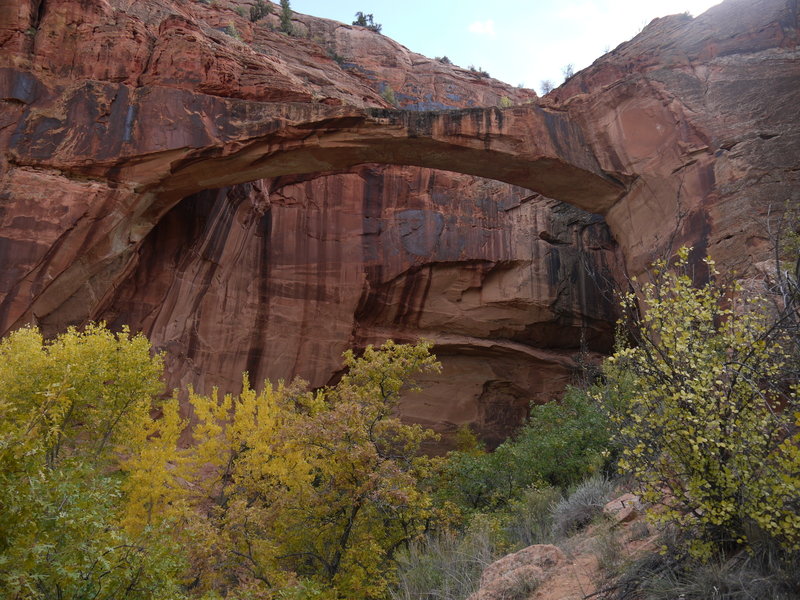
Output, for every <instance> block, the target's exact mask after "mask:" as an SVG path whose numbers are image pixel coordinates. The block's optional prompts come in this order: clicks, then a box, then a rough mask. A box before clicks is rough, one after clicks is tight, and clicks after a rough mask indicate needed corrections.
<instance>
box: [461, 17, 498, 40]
mask: <svg viewBox="0 0 800 600" xmlns="http://www.w3.org/2000/svg"><path fill="white" fill-rule="evenodd" d="M467 29H468V30H469V31H470V32H471V33H477V34H478V35H488V36H489V37H494V36H495V35H496V33H495V31H494V21H492V20H491V19H489V20H488V21H475V22H474V23H472V24H471V25H470V26H469V27H467Z"/></svg>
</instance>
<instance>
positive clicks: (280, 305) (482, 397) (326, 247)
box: [94, 166, 616, 441]
mask: <svg viewBox="0 0 800 600" xmlns="http://www.w3.org/2000/svg"><path fill="white" fill-rule="evenodd" d="M456 187H457V189H458V197H453V196H454V195H453V190H454V188H456ZM614 248H615V246H614V244H613V242H612V240H611V239H610V237H609V236H608V232H607V229H606V227H605V224H604V223H603V221H602V219H600V218H599V217H596V216H592V215H588V214H586V213H584V212H582V211H580V210H578V209H575V208H572V207H569V206H568V205H565V204H561V203H558V202H556V201H553V200H549V199H546V198H543V197H541V196H538V195H534V194H531V193H530V192H527V191H526V190H523V189H519V188H517V189H514V188H509V186H507V185H505V184H500V183H497V182H492V181H487V180H478V179H469V178H467V179H465V178H464V177H462V176H458V175H455V174H451V173H444V172H441V171H431V170H420V169H414V168H407V169H398V168H385V167H380V166H368V167H361V168H359V169H357V170H355V171H353V172H351V173H347V174H340V175H335V176H334V175H332V176H329V177H316V178H310V179H306V180H298V179H293V180H276V181H271V182H267V181H261V182H258V183H256V184H252V185H247V186H236V187H235V188H232V189H231V190H216V191H209V192H205V193H202V194H198V195H196V196H193V197H190V198H187V199H185V200H184V201H182V202H181V203H180V204H178V205H177V206H176V207H175V208H174V209H173V210H172V211H171V212H170V213H169V214H168V215H166V216H165V217H164V218H163V219H162V220H161V221H160V222H159V224H158V225H157V226H156V228H155V229H154V230H153V232H152V233H151V234H150V235H149V236H148V238H147V240H146V241H145V243H144V244H143V245H142V247H141V249H140V251H139V252H138V254H137V257H136V264H135V266H134V267H133V270H132V271H131V274H130V275H129V276H128V277H127V278H126V280H125V282H124V283H123V284H122V285H121V286H120V287H119V288H118V290H117V291H116V294H115V295H114V296H113V298H111V299H110V301H109V302H108V303H107V304H102V305H100V306H99V307H98V309H97V311H96V314H95V315H94V316H96V317H98V318H99V317H102V318H105V319H107V320H109V321H110V322H112V323H114V324H124V323H138V324H140V326H141V327H142V328H143V329H144V330H145V331H146V332H147V333H148V334H149V335H150V337H151V339H152V340H153V342H154V343H155V344H156V345H157V346H159V347H161V348H165V349H166V350H167V352H168V354H167V356H168V365H169V374H170V383H171V384H174V385H177V384H179V383H187V382H191V383H193V384H194V385H195V386H197V387H200V388H201V389H208V387H210V386H211V385H214V384H216V385H220V386H221V387H223V388H226V389H235V388H236V387H237V386H238V385H239V383H240V374H241V372H242V371H243V370H247V371H248V372H249V373H250V375H251V378H253V379H254V380H255V381H260V380H261V379H263V378H267V377H268V378H271V379H273V380H274V379H277V378H280V377H289V376H294V375H299V376H302V377H303V378H305V379H307V380H309V381H310V382H311V383H312V385H315V386H319V385H324V384H326V383H329V382H330V381H331V379H332V378H333V377H335V376H336V374H337V373H336V367H337V365H338V363H339V360H340V357H341V354H342V352H343V351H344V350H345V349H347V348H349V347H353V346H356V347H363V346H364V345H366V344H367V343H374V344H379V343H382V342H383V341H384V340H385V339H387V338H389V337H392V338H394V339H398V340H402V341H412V340H415V339H418V338H419V337H425V338H427V339H430V340H432V341H434V342H435V344H436V352H437V354H438V356H439V358H440V359H441V360H442V361H443V363H444V367H445V371H444V374H443V377H437V378H435V379H433V380H429V381H426V382H424V383H425V385H424V388H425V391H424V392H423V393H422V394H415V395H413V396H411V397H409V399H408V403H407V404H406V406H405V410H406V414H407V415H408V416H409V417H411V418H413V419H415V420H417V421H418V422H422V423H424V424H426V425H430V426H434V427H436V428H437V429H439V430H445V431H447V430H451V429H453V428H454V427H455V426H457V425H460V424H464V423H473V424H476V425H477V426H478V428H479V431H481V432H482V433H483V435H484V437H485V438H486V439H488V440H489V441H499V440H500V439H501V438H502V436H503V435H504V434H505V433H506V432H507V430H508V427H509V426H510V425H512V424H514V423H518V422H519V421H520V419H522V418H523V417H524V415H525V414H526V412H527V407H528V404H529V403H530V402H531V401H536V402H545V401H547V400H549V399H551V398H552V397H553V396H555V395H557V394H558V393H559V392H560V390H561V389H563V387H564V385H565V383H567V382H568V381H569V377H570V373H571V369H572V368H573V367H574V362H573V355H574V354H575V352H576V350H575V349H576V348H580V347H581V339H583V343H584V345H585V346H586V347H587V348H592V349H594V350H600V351H606V350H607V349H608V348H609V347H610V344H611V328H610V327H609V322H610V321H611V320H612V318H613V308H612V305H611V303H610V297H609V296H606V297H604V296H603V295H602V294H601V292H600V288H598V286H597V285H596V284H595V281H594V280H593V279H592V274H593V273H594V274H596V275H597V277H598V281H602V280H604V279H610V278H611V277H612V269H613V268H614V265H615V260H616V257H615V253H614ZM187 367H188V368H187Z"/></svg>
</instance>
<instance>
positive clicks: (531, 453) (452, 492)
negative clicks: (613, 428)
mask: <svg viewBox="0 0 800 600" xmlns="http://www.w3.org/2000/svg"><path fill="white" fill-rule="evenodd" d="M609 437H610V427H609V421H608V417H607V416H606V413H605V412H604V409H603V408H602V407H601V405H600V403H598V402H597V401H596V400H595V399H594V398H593V397H591V396H590V395H589V394H588V393H587V392H586V391H583V390H580V389H578V388H569V389H567V391H566V392H565V393H564V398H563V399H562V400H561V401H560V402H550V403H547V404H543V405H535V406H532V407H531V414H530V417H529V418H528V421H527V422H526V423H525V425H524V426H523V427H522V428H521V429H520V431H519V432H518V433H517V434H516V435H515V436H514V437H512V438H511V439H509V440H507V441H506V442H504V443H503V444H501V445H500V446H498V448H497V449H496V450H495V451H494V452H491V453H487V452H484V451H482V450H481V449H479V448H476V449H473V450H470V451H468V452H465V451H456V452H451V453H450V454H449V455H448V457H447V460H446V462H445V464H444V466H443V469H442V479H443V481H442V483H441V485H440V486H439V493H440V495H441V496H442V497H444V498H446V499H448V500H450V501H451V502H454V503H455V504H457V505H458V506H460V507H461V508H462V509H465V510H467V511H470V510H482V509H485V508H491V507H500V506H504V505H506V504H507V503H508V502H510V501H511V500H513V499H515V498H516V499H519V498H520V497H521V495H522V494H523V493H524V492H525V490H527V489H529V488H532V487H533V488H537V487H538V488H541V487H543V486H546V485H552V486H556V487H561V488H566V487H568V486H570V485H573V484H575V483H577V482H579V481H581V480H583V479H585V478H586V477H587V476H588V475H591V474H592V473H596V472H599V471H601V470H602V468H603V466H604V464H605V462H606V460H607V458H608V457H609V456H610V455H611V454H612V453H611V452H610V451H609V448H610V445H609V444H610V442H609Z"/></svg>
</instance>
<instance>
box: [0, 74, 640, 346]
mask: <svg viewBox="0 0 800 600" xmlns="http://www.w3.org/2000/svg"><path fill="white" fill-rule="evenodd" d="M23 79H24V81H21V80H23ZM5 83H6V87H9V88H10V89H9V90H7V91H6V94H5V95H6V96H7V97H8V96H13V94H14V93H15V92H14V90H19V89H24V90H28V91H29V92H28V96H26V97H24V98H20V99H19V102H20V103H21V104H23V105H25V104H26V102H28V101H29V100H30V101H32V100H33V98H34V97H36V96H37V95H45V92H44V91H43V86H42V85H41V84H40V83H39V82H38V81H36V80H35V79H32V76H31V75H29V74H21V73H18V72H17V73H13V74H11V75H9V77H8V78H7V79H6V82H5ZM23 83H24V85H22V84H23ZM30 90H33V91H30ZM53 108H54V110H53V111H43V110H41V109H39V110H36V111H32V110H27V111H24V112H23V114H22V119H21V121H20V124H19V126H18V127H17V129H16V131H15V132H14V134H13V136H12V137H11V139H10V140H9V142H10V143H9V154H10V156H11V157H12V161H13V163H14V164H15V166H16V167H18V168H19V167H22V168H25V167H27V168H37V169H52V170H55V171H60V172H65V173H69V174H70V177H72V178H75V177H78V178H86V180H87V181H92V182H95V183H96V185H99V186H105V187H108V188H110V189H111V190H113V194H112V195H111V197H110V198H109V197H107V198H106V203H105V206H104V207H103V209H102V211H100V212H99V213H98V214H97V216H96V217H95V218H94V219H92V220H90V221H92V225H91V230H90V231H85V230H84V228H82V227H76V228H74V229H69V228H67V229H66V230H65V231H62V232H59V233H58V235H57V239H58V244H56V246H54V247H52V248H50V250H49V251H48V253H47V256H46V257H45V260H42V261H40V262H39V263H38V264H37V265H36V266H35V268H34V272H28V273H27V274H26V276H25V277H24V278H22V279H21V280H19V281H17V282H15V283H14V284H12V286H11V289H9V290H8V291H7V292H6V297H5V298H4V300H3V302H2V303H0V324H1V325H2V327H1V328H2V330H3V331H7V330H9V329H10V328H12V327H15V326H18V325H20V324H22V323H24V322H29V321H37V320H41V319H42V318H44V317H46V316H47V315H49V314H50V313H52V312H53V311H56V310H62V311H63V306H64V305H65V303H70V304H71V308H69V309H68V310H65V311H64V314H65V316H64V318H63V319H61V320H63V321H65V322H68V321H75V320H81V318H85V317H87V316H88V314H81V313H82V312H84V311H88V310H89V307H90V306H92V305H97V304H98V303H102V299H103V298H104V297H105V295H106V294H107V293H108V292H109V290H113V288H114V287H115V286H116V285H117V283H118V281H119V280H120V278H121V277H123V276H124V275H125V272H126V268H127V264H128V260H127V259H128V258H129V257H130V256H131V255H132V254H133V252H134V251H135V249H136V248H137V245H138V244H139V243H140V242H141V240H142V239H143V238H144V237H145V236H146V235H147V233H148V232H149V231H151V230H152V228H153V226H154V225H155V224H156V223H158V221H159V220H160V219H161V218H162V216H163V215H164V214H166V212H167V211H168V210H169V209H170V208H171V207H173V206H174V205H175V204H176V203H177V202H178V201H180V200H181V199H182V198H184V197H186V196H189V195H191V194H194V193H197V192H200V191H202V190H205V189H214V188H221V187H225V186H229V185H233V184H237V183H244V182H248V181H254V180H256V179H260V178H268V177H277V176H285V175H300V174H309V173H325V172H334V171H339V170H344V169H348V168H350V167H353V166H355V165H359V164H365V163H384V164H397V165H413V166H421V167H429V168H435V169H442V170H447V171H454V172H460V173H464V174H468V175H477V176H481V177H485V178H487V179H495V180H499V181H504V182H507V183H511V184H515V185H519V186H521V187H525V188H528V189H532V190H535V191H537V192H540V193H542V194H543V195H545V196H548V197H552V198H555V199H558V200H561V201H564V202H567V203H570V204H573V205H575V206H578V207H580V208H582V209H584V210H588V211H590V212H597V213H604V212H606V211H608V210H609V209H610V208H611V207H612V206H613V205H614V204H615V203H616V202H617V201H618V200H619V199H620V198H621V197H622V196H623V195H624V193H625V190H626V186H625V183H624V182H627V181H630V180H631V177H630V176H627V175H620V174H614V175H612V174H609V173H607V172H605V171H604V170H603V169H602V168H601V166H600V164H599V162H598V160H597V158H596V157H595V156H594V154H593V152H592V150H591V148H590V146H589V144H588V143H587V140H586V136H585V135H584V133H583V131H582V130H581V128H580V126H578V125H577V124H575V123H573V122H572V121H571V120H570V119H569V116H568V114H567V113H566V112H561V111H553V110H550V109H546V108H543V107H541V106H539V105H537V104H528V105H523V106H517V107H512V108H508V109H497V108H481V109H462V110H454V111H441V112H405V111H390V110H376V109H359V108H354V107H338V106H333V107H332V106H327V105H324V104H308V103H306V104H303V103H259V102H252V101H245V100H236V99H227V98H220V97H214V96H197V95H193V94H189V93H187V92H185V91H182V90H176V89H170V88H147V89H139V90H132V89H130V88H128V87H127V86H124V85H114V84H108V83H98V82H91V83H88V84H85V85H83V86H82V87H80V88H78V89H76V90H75V91H74V92H72V94H71V95H70V96H69V98H68V99H66V100H65V101H63V100H62V102H61V103H60V106H59V107H58V110H55V107H53ZM53 112H55V113H56V114H58V116H57V117H53V116H52V115H53ZM89 210H98V209H97V207H92V208H90V209H89ZM65 245H66V246H75V245H79V246H80V253H79V256H78V259H77V260H73V261H72V262H71V264H68V265H63V264H59V261H58V251H59V248H60V247H62V246H65ZM87 281H88V282H89V285H88V287H87V283H86V282H87ZM81 289H83V290H84V291H83V292H81V291H80V290H81ZM86 294H89V295H90V296H91V298H86V297H85V296H86Z"/></svg>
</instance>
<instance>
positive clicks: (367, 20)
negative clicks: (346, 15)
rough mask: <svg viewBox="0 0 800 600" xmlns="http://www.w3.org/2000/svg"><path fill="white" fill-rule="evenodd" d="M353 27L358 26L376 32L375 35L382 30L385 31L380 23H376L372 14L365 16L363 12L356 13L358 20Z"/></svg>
mask: <svg viewBox="0 0 800 600" xmlns="http://www.w3.org/2000/svg"><path fill="white" fill-rule="evenodd" d="M353 25H358V26H359V27H366V28H367V29H369V30H370V31H374V32H375V33H380V32H381V29H383V25H381V24H380V23H376V22H375V19H374V17H373V16H372V14H365V13H363V12H360V11H359V12H357V13H356V20H355V21H353Z"/></svg>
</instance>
